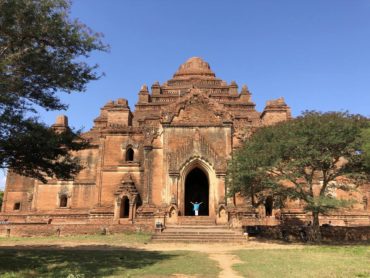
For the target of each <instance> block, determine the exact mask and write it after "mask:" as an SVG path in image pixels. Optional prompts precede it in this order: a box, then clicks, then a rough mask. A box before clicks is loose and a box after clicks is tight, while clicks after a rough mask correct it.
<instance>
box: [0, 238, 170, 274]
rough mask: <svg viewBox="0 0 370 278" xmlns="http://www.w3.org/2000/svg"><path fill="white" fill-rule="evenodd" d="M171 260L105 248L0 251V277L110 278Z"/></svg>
mask: <svg viewBox="0 0 370 278" xmlns="http://www.w3.org/2000/svg"><path fill="white" fill-rule="evenodd" d="M174 257H176V254H166V253H163V252H157V251H147V250H142V249H137V248H119V247H110V246H107V245H89V246H75V247H59V246H58V245H51V246H50V245H48V246H45V245H36V246H35V245H33V246H32V247H30V246H17V247H0V276H3V275H5V274H7V275H9V274H11V275H10V277H13V276H14V277H67V276H68V275H69V274H83V275H84V276H82V277H104V276H109V275H114V273H115V272H116V271H117V270H118V271H124V270H125V269H126V270H129V269H130V270H132V269H139V268H145V267H147V266H150V265H153V264H156V263H158V262H161V261H163V260H168V259H171V258H174Z"/></svg>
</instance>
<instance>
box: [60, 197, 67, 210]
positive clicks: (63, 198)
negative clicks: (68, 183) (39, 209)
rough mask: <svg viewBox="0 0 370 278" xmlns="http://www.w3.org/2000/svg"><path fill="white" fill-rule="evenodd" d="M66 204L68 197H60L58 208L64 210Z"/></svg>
mask: <svg viewBox="0 0 370 278" xmlns="http://www.w3.org/2000/svg"><path fill="white" fill-rule="evenodd" d="M67 204H68V197H67V196H66V195H62V196H60V200H59V207H61V208H66V207H67Z"/></svg>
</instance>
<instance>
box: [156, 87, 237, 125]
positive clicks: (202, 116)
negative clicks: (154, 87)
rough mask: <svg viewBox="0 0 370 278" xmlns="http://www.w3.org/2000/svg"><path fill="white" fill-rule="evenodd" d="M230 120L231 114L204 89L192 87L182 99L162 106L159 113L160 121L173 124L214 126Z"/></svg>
mask: <svg viewBox="0 0 370 278" xmlns="http://www.w3.org/2000/svg"><path fill="white" fill-rule="evenodd" d="M231 121H232V116H231V114H230V113H228V112H226V111H225V109H224V108H223V106H222V105H221V104H219V103H217V102H216V101H214V100H212V99H210V98H209V97H208V95H207V92H205V91H204V90H201V89H194V88H193V89H190V93H189V94H188V95H187V96H186V97H185V98H184V99H182V100H180V101H178V102H176V103H174V104H171V105H168V106H166V107H164V110H163V111H162V113H161V122H162V123H166V124H171V125H175V126H176V125H189V126H205V125H211V126H215V125H222V124H223V123H225V122H231Z"/></svg>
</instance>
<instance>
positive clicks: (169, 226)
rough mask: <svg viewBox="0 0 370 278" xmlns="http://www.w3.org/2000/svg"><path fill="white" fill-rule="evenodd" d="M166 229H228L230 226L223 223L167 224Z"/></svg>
mask: <svg viewBox="0 0 370 278" xmlns="http://www.w3.org/2000/svg"><path fill="white" fill-rule="evenodd" d="M166 229H226V230H228V229H229V227H228V226H223V225H222V226H221V225H166Z"/></svg>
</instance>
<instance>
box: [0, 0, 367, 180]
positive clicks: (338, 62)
mask: <svg viewBox="0 0 370 278" xmlns="http://www.w3.org/2000/svg"><path fill="white" fill-rule="evenodd" d="M71 16H72V17H73V18H79V19H80V20H81V21H82V22H84V23H85V24H87V25H88V26H89V27H91V28H92V29H93V30H95V31H98V32H102V33H103V34H104V35H105V38H104V41H105V42H106V43H108V44H109V45H110V46H111V51H110V52H109V53H94V54H93V55H92V56H91V57H90V58H89V60H88V61H90V63H97V64H99V65H100V69H101V71H102V72H104V73H105V76H104V77H103V78H101V79H100V80H98V81H94V82H91V83H90V84H89V85H88V87H87V90H86V92H85V93H76V94H72V95H63V97H62V99H63V100H64V101H65V102H66V103H68V104H69V109H68V111H65V112H51V113H50V112H48V113H46V112H41V113H40V118H41V119H42V120H43V121H45V122H47V123H48V124H51V123H53V122H54V119H55V117H56V115H58V114H62V113H63V114H66V115H67V116H68V117H69V122H70V125H71V126H74V127H76V128H82V127H83V128H84V130H88V129H89V128H91V126H92V121H93V119H94V118H96V117H97V116H98V114H99V108H100V107H102V106H103V105H104V104H105V103H106V102H107V101H108V100H114V99H117V98H126V99H128V101H129V104H130V107H131V109H132V110H133V109H134V107H135V106H134V105H135V103H136V101H137V93H138V92H139V89H140V87H141V85H142V84H147V85H148V86H149V87H150V86H151V85H152V84H153V83H154V81H156V80H158V81H159V82H160V83H163V82H164V81H166V80H168V79H170V78H171V77H172V75H173V74H174V73H175V71H176V70H177V68H178V67H179V66H180V64H182V63H183V62H185V61H186V60H187V59H188V58H190V57H192V56H200V57H202V58H203V59H204V60H205V61H207V62H208V63H210V65H211V68H212V70H213V71H214V72H215V73H216V76H217V77H219V78H222V79H224V80H226V81H227V82H230V81H232V80H235V81H236V82H237V83H238V84H239V88H241V85H242V84H247V85H248V87H249V89H250V91H251V92H252V100H253V101H254V102H255V103H256V104H257V110H259V111H262V110H263V107H264V105H265V102H266V101H267V100H268V99H274V98H278V97H280V96H284V97H285V100H286V102H287V103H288V105H290V106H291V108H292V112H293V115H294V116H296V115H299V114H300V112H301V111H303V110H306V109H310V110H311V109H314V110H320V111H333V110H349V111H350V112H352V113H360V114H363V115H365V116H370V109H369V107H370V0H325V1H322V0H301V1H297V0H279V1H276V0H232V1H226V0H224V1H221V0H201V1H200V0H186V1H174V0H104V1H102V0H74V1H73V4H72V15H71ZM3 184H4V178H3V177H2V176H1V173H0V187H1V186H3Z"/></svg>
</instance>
